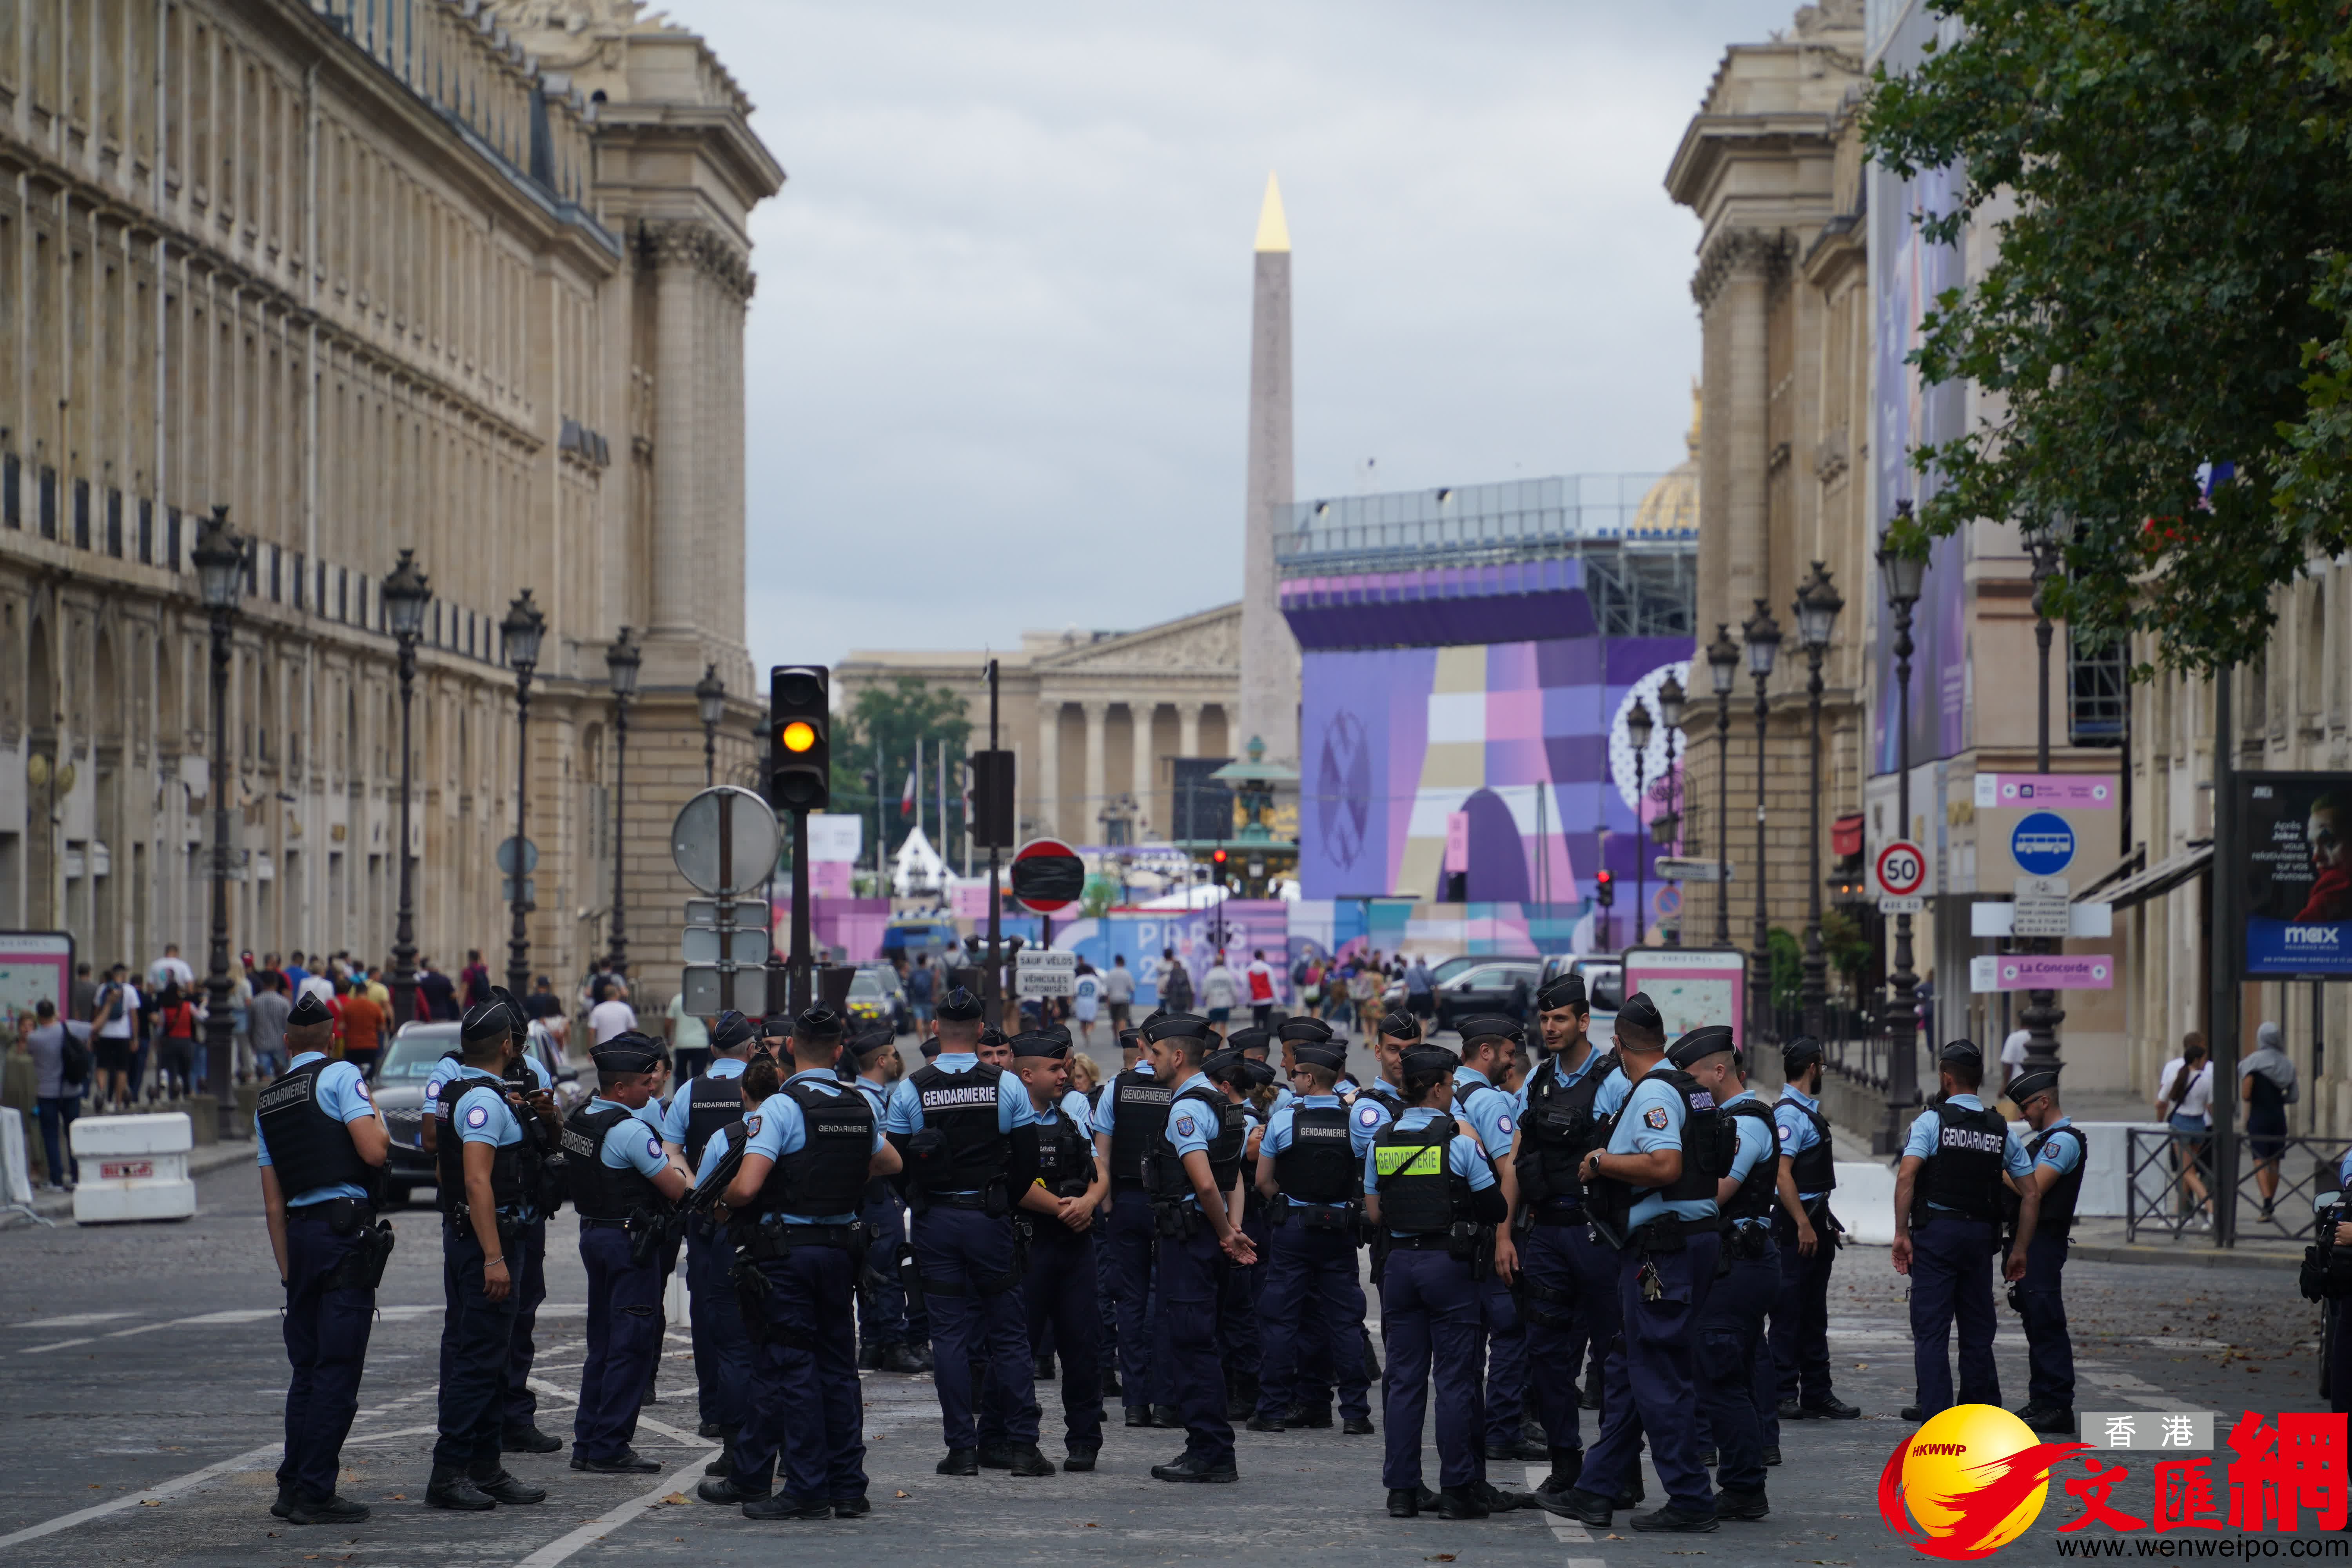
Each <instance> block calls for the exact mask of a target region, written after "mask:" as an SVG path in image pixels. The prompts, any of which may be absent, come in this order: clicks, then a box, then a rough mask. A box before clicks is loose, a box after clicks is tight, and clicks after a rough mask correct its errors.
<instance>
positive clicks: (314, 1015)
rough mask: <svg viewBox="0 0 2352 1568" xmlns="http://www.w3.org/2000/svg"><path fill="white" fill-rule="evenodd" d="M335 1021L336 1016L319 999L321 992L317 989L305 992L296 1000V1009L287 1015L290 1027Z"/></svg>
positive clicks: (287, 1023) (287, 1022)
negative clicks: (316, 990)
mask: <svg viewBox="0 0 2352 1568" xmlns="http://www.w3.org/2000/svg"><path fill="white" fill-rule="evenodd" d="M334 1021H335V1016H334V1015H333V1014H332V1013H330V1012H328V1011H327V1005H326V1004H325V1003H323V1002H321V1001H320V1000H319V994H318V993H317V992H315V991H305V992H303V993H302V994H301V996H300V998H299V1000H297V1001H296V1002H295V1004H294V1010H293V1011H292V1012H290V1013H289V1014H287V1015H286V1026H287V1027H288V1028H289V1029H299V1028H302V1027H303V1026H306V1025H310V1024H331V1023H333V1022H334Z"/></svg>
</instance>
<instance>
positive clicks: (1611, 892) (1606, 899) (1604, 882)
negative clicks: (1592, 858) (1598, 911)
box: [1592, 868, 1617, 909]
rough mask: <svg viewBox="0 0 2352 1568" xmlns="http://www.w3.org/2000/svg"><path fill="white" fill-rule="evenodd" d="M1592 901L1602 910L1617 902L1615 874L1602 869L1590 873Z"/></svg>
mask: <svg viewBox="0 0 2352 1568" xmlns="http://www.w3.org/2000/svg"><path fill="white" fill-rule="evenodd" d="M1592 898H1593V901H1594V902H1596V903H1598V904H1600V905H1601V907H1602V908H1603V909H1606V908H1608V907H1609V906H1610V905H1611V904H1613V903H1615V902H1616V901H1617V874H1616V873H1615V872H1613V871H1611V870H1609V869H1607V868H1602V869H1601V870H1598V871H1595V872H1594V873H1592Z"/></svg>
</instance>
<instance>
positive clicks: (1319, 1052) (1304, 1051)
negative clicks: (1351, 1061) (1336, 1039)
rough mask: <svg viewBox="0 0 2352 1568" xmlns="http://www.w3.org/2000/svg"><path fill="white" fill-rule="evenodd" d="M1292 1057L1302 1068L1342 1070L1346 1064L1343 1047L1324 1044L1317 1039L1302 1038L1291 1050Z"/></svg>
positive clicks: (1346, 1055) (1345, 1052)
mask: <svg viewBox="0 0 2352 1568" xmlns="http://www.w3.org/2000/svg"><path fill="white" fill-rule="evenodd" d="M1291 1054H1292V1057H1293V1058H1294V1059H1295V1060H1296V1061H1297V1063H1298V1065H1299V1066H1300V1067H1303V1068H1323V1069H1324V1070H1325V1071H1327V1072H1342V1071H1345V1070H1346V1068H1347V1066H1348V1052H1347V1050H1346V1048H1345V1047H1340V1046H1332V1045H1325V1044H1323V1043H1322V1042H1321V1041H1318V1040H1302V1041H1300V1042H1299V1045H1298V1048H1297V1050H1296V1051H1294V1052H1292V1053H1291Z"/></svg>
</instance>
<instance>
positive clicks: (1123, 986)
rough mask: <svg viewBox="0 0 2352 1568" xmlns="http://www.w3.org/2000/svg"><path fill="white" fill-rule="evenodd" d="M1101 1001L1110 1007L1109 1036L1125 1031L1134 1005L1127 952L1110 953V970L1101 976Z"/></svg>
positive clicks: (1119, 1034)
mask: <svg viewBox="0 0 2352 1568" xmlns="http://www.w3.org/2000/svg"><path fill="white" fill-rule="evenodd" d="M1102 995H1103V1002H1104V1004H1105V1005H1108V1007H1109V1008H1110V1033H1111V1038H1113V1039H1118V1038H1119V1037H1121V1036H1123V1035H1125V1034H1126V1033H1127V1027H1128V1015H1129V1013H1130V1012H1132V1011H1133V1010H1134V1006H1135V971H1133V970H1132V969H1129V967H1128V966H1127V954H1125V953H1123V952H1114V953H1112V954H1111V955H1110V972H1109V973H1107V974H1105V975H1104V976H1103V984H1102Z"/></svg>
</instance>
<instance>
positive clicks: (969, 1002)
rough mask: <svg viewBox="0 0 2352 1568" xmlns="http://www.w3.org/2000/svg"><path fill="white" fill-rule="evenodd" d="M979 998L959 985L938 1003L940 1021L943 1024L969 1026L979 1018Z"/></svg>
mask: <svg viewBox="0 0 2352 1568" xmlns="http://www.w3.org/2000/svg"><path fill="white" fill-rule="evenodd" d="M980 1014H981V1006H980V998H979V997H977V996H975V995H973V994H971V992H969V991H967V990H965V989H964V988H963V987H962V986H961V985H959V986H957V987H956V988H955V989H954V990H952V991H950V992H949V993H948V994H947V995H946V997H945V998H944V999H943V1000H942V1001H941V1002H940V1022H941V1023H943V1024H969V1023H972V1022H974V1021H975V1020H977V1019H978V1018H979V1017H980Z"/></svg>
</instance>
